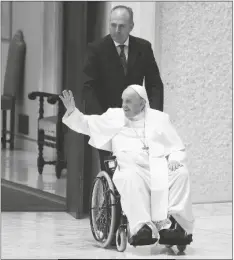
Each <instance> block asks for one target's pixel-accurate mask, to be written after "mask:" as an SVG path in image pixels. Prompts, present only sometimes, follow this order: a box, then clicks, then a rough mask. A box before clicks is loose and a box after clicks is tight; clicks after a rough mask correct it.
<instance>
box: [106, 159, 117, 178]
mask: <svg viewBox="0 0 234 260" xmlns="http://www.w3.org/2000/svg"><path fill="white" fill-rule="evenodd" d="M104 165H105V167H106V171H107V172H108V173H111V174H113V173H114V171H115V169H116V167H117V165H118V164H117V160H116V156H105V157H104Z"/></svg>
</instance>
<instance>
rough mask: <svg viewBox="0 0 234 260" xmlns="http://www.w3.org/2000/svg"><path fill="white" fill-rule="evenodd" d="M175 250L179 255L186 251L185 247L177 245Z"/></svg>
mask: <svg viewBox="0 0 234 260" xmlns="http://www.w3.org/2000/svg"><path fill="white" fill-rule="evenodd" d="M177 249H178V250H179V252H180V253H182V252H184V250H185V249H186V245H177Z"/></svg>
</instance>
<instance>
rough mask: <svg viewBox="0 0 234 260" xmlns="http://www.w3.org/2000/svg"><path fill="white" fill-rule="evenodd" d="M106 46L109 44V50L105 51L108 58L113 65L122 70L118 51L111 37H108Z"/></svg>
mask: <svg viewBox="0 0 234 260" xmlns="http://www.w3.org/2000/svg"><path fill="white" fill-rule="evenodd" d="M106 44H107V46H106V47H107V48H106V50H105V51H106V54H107V56H108V58H109V59H110V61H111V63H114V64H116V65H117V66H118V67H120V68H121V69H122V65H121V62H120V58H119V54H118V52H117V50H116V46H115V44H114V42H113V40H112V39H111V36H110V35H108V36H107V39H106Z"/></svg>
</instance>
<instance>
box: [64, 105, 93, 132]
mask: <svg viewBox="0 0 234 260" xmlns="http://www.w3.org/2000/svg"><path fill="white" fill-rule="evenodd" d="M62 122H63V123H64V124H65V125H66V126H68V127H69V128H70V129H72V130H73V131H75V132H78V133H80V134H84V135H89V136H90V129H89V125H88V116H87V115H84V114H83V113H81V112H80V111H79V110H78V109H77V108H75V110H74V111H73V112H72V113H70V114H68V113H67V112H66V113H65V115H64V116H63V118H62Z"/></svg>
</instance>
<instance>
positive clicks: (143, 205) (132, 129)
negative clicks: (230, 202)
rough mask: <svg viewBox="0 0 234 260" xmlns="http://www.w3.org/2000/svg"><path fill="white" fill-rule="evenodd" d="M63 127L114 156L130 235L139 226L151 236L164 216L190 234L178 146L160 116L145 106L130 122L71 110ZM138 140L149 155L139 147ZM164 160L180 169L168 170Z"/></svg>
mask: <svg viewBox="0 0 234 260" xmlns="http://www.w3.org/2000/svg"><path fill="white" fill-rule="evenodd" d="M63 123H64V124H66V125H67V126H68V127H69V128H71V129H72V130H74V131H76V132H78V133H82V134H85V135H89V136H90V141H89V144H90V145H92V146H93V147H95V148H98V149H103V150H107V151H111V152H113V154H114V155H115V156H116V158H117V162H118V167H117V169H116V171H115V173H114V176H113V181H114V184H115V186H116V188H117V189H118V192H119V194H120V196H121V205H122V209H123V211H124V212H125V214H126V216H127V218H128V221H129V228H130V236H132V235H134V234H136V233H137V231H138V230H139V229H140V228H141V227H142V226H143V225H144V224H145V223H147V224H148V225H149V226H150V227H151V228H152V230H153V233H154V234H155V235H156V236H157V231H158V230H157V228H156V226H157V225H156V226H155V223H161V222H163V220H165V219H167V217H168V215H172V216H173V217H174V218H175V219H176V221H177V222H178V223H179V224H180V225H181V226H182V227H183V228H184V230H185V231H186V232H187V233H188V234H191V233H192V231H193V225H194V218H193V214H192V202H191V194H190V180H189V173H188V170H187V167H186V164H185V152H184V145H183V143H182V141H181V139H180V138H179V136H178V135H177V133H176V131H175V129H174V127H173V126H172V125H171V123H170V120H169V116H168V115H167V114H166V113H163V112H160V111H157V110H153V109H150V108H147V109H146V111H144V113H143V112H142V113H141V114H140V115H138V116H136V117H135V118H134V120H133V121H132V120H128V119H127V118H126V117H125V116H124V112H123V110H122V109H120V108H113V109H112V108H111V109H108V110H107V112H105V113H104V114H102V115H90V116H87V115H84V114H83V113H81V112H80V111H79V110H78V109H75V111H74V112H73V113H72V114H70V115H68V114H67V113H66V114H65V115H64V117H63ZM144 136H145V138H144ZM144 142H145V144H146V145H147V146H148V147H149V152H147V151H146V150H144V149H142V147H143V144H144ZM166 157H167V158H168V159H169V160H177V161H179V162H181V163H182V165H183V166H182V167H180V168H179V169H177V170H176V171H169V170H168V162H167V159H166ZM157 227H158V226H157ZM158 229H159V228H158Z"/></svg>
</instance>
